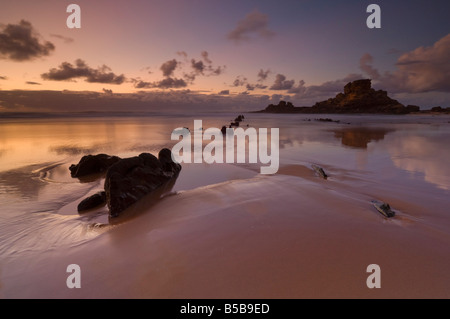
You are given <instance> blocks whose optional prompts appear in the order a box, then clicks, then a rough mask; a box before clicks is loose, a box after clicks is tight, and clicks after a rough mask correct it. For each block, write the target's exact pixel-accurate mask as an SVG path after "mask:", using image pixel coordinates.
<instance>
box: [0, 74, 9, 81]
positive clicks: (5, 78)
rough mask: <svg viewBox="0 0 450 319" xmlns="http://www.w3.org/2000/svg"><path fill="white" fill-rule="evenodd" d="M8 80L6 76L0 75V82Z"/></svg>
mask: <svg viewBox="0 0 450 319" xmlns="http://www.w3.org/2000/svg"><path fill="white" fill-rule="evenodd" d="M7 79H8V78H7V77H6V76H1V75H0V80H7Z"/></svg>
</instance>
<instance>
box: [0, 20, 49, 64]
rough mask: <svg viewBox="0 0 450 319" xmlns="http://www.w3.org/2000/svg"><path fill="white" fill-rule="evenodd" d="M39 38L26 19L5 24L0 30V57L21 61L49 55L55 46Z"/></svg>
mask: <svg viewBox="0 0 450 319" xmlns="http://www.w3.org/2000/svg"><path fill="white" fill-rule="evenodd" d="M41 40H42V39H41V37H40V36H39V34H38V33H37V32H36V31H35V30H34V28H33V26H32V25H31V23H30V22H28V21H25V20H21V21H20V22H19V24H7V25H6V26H4V27H3V29H2V30H1V31H0V58H3V59H9V60H12V61H18V62H21V61H29V60H33V59H36V58H40V57H44V56H48V55H50V54H51V53H52V52H53V51H54V50H55V46H54V45H53V43H51V42H49V41H43V40H42V41H41Z"/></svg>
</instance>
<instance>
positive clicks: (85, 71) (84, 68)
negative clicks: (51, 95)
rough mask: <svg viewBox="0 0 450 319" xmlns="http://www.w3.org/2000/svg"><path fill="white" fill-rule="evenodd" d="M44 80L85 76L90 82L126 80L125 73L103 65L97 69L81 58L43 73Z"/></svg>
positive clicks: (62, 79) (72, 78)
mask: <svg viewBox="0 0 450 319" xmlns="http://www.w3.org/2000/svg"><path fill="white" fill-rule="evenodd" d="M41 77H42V78H43V79H44V80H52V81H70V80H74V79H77V78H85V81H86V82H89V83H108V84H122V83H123V82H125V79H126V78H125V76H124V75H123V74H121V75H116V74H114V73H113V72H111V69H110V68H109V67H107V66H106V65H103V66H101V67H99V68H97V69H93V68H91V67H89V66H88V65H87V64H86V62H84V61H83V60H81V59H78V60H76V61H75V65H72V64H71V63H69V62H63V63H61V65H60V66H59V67H58V68H52V69H50V71H49V72H47V73H43V74H41Z"/></svg>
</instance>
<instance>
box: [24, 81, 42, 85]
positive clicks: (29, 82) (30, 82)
mask: <svg viewBox="0 0 450 319" xmlns="http://www.w3.org/2000/svg"><path fill="white" fill-rule="evenodd" d="M25 84H29V85H41V83H38V82H33V81H27V82H25Z"/></svg>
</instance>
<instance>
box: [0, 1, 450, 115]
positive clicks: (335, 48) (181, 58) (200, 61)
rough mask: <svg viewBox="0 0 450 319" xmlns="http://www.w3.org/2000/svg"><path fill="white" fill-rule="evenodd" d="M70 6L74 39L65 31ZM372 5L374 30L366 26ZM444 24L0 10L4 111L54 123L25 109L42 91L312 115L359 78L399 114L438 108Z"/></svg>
mask: <svg viewBox="0 0 450 319" xmlns="http://www.w3.org/2000/svg"><path fill="white" fill-rule="evenodd" d="M71 3H76V4H78V5H79V6H80V7H81V28H80V29H69V28H68V27H67V26H66V19H67V17H68V16H69V13H67V12H66V8H67V6H68V5H69V4H71ZM371 3H376V4H378V5H379V6H380V7H381V29H369V28H368V27H367V26H366V19H367V17H368V16H369V13H366V8H367V6H368V5H369V4H371ZM449 12H450V2H448V0H433V1H431V2H430V1H423V0H409V1H403V0H402V1H400V0H398V1H380V0H377V1H360V0H348V1H335V0H333V1H326V0H314V1H313V0H304V1H302V0H295V1H283V0H280V1H273V0H271V1H267V0H266V1H264V0H255V1H253V0H251V1H250V0H244V1H243V0H240V1H237V0H227V1H224V0H222V1H218V0H195V1H194V0H183V1H181V0H178V1H176V0H161V1H160V0H131V1H123V0H117V1H106V0H95V1H92V0H89V1H87V0H75V1H73V2H70V1H63V0H41V1H36V0H31V1H30V0H15V1H12V0H0V111H30V110H36V111H51V110H53V108H54V107H56V106H55V105H54V104H52V103H53V102H52V103H50V102H48V105H47V106H46V104H45V99H46V98H47V97H45V95H42V99H44V102H42V103H40V104H36V103H33V101H34V100H36V97H37V96H39V92H35V91H49V90H51V91H58V92H61V91H64V90H68V91H76V92H77V91H91V92H98V96H103V95H104V96H108V98H109V100H108V101H110V100H111V99H114V98H122V99H125V98H132V99H135V100H139V103H141V106H140V107H142V105H143V107H148V108H149V110H152V109H154V108H156V104H158V106H163V105H164V103H167V105H171V106H173V105H178V106H181V105H182V104H183V103H185V104H186V105H190V106H195V105H198V106H199V108H201V109H208V108H211V107H212V108H214V107H216V108H218V109H220V108H229V107H236V108H244V109H262V108H264V107H265V106H266V105H267V104H268V103H271V102H277V101H278V100H279V99H285V100H289V101H292V102H293V103H294V104H295V105H297V106H303V105H305V106H310V105H312V104H314V103H315V102H317V101H321V100H324V99H327V98H329V97H334V95H335V94H336V93H337V92H340V91H342V89H343V86H344V85H345V84H346V83H347V82H349V81H352V80H356V79H360V78H371V79H372V80H373V81H372V83H373V86H374V87H375V88H376V89H383V90H387V91H388V93H389V95H390V96H391V97H393V98H396V99H397V100H399V102H401V103H403V104H405V105H406V104H416V105H420V106H421V107H422V108H423V109H426V108H430V107H433V106H436V105H441V106H443V107H446V106H450V62H449V61H450V20H449V18H448V13H449ZM11 90H27V91H33V92H29V93H28V94H29V95H30V96H32V98H29V99H27V100H26V101H25V100H20V101H19V100H17V101H16V100H14V99H16V98H17V95H18V94H17V92H15V93H14V94H10V95H7V94H6V92H7V91H11ZM24 94H25V93H24ZM46 94H48V92H47V93H46ZM8 96H9V97H8ZM48 98H49V99H50V97H48ZM99 103H100V102H99ZM94 104H95V103H93V104H92V105H91V104H90V106H89V108H90V110H96V109H97V108H96V106H95V105H94ZM237 105H238V106H237ZM61 107H62V106H61ZM118 108H119V109H120V107H118ZM99 109H102V108H101V107H100V108H99ZM119 109H117V108H114V110H119ZM61 110H65V109H64V108H63V107H62V108H61ZM80 110H87V109H85V108H84V109H83V108H82V107H80Z"/></svg>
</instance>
